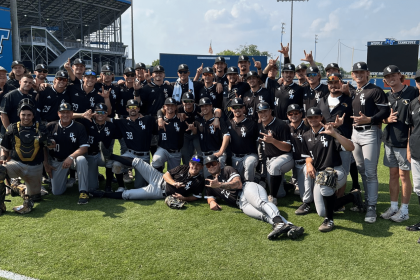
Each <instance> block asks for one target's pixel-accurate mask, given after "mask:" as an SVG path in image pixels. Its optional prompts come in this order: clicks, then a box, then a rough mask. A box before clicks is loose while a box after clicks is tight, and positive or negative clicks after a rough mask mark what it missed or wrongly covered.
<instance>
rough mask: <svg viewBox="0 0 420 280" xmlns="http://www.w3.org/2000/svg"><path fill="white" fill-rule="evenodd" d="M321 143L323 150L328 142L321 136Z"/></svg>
mask: <svg viewBox="0 0 420 280" xmlns="http://www.w3.org/2000/svg"><path fill="white" fill-rule="evenodd" d="M321 142H322V145H323V146H324V148H326V147H328V141H327V139H325V136H321Z"/></svg>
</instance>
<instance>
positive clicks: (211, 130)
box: [209, 125, 214, 134]
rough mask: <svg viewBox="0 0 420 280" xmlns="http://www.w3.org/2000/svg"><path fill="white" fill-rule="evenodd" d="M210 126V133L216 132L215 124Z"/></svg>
mask: <svg viewBox="0 0 420 280" xmlns="http://www.w3.org/2000/svg"><path fill="white" fill-rule="evenodd" d="M209 128H210V133H211V134H214V126H213V125H210V126H209Z"/></svg>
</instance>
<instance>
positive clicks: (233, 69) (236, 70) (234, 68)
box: [226, 66, 239, 74]
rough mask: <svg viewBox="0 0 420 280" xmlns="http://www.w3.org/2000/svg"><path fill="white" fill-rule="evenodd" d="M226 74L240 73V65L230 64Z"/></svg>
mask: <svg viewBox="0 0 420 280" xmlns="http://www.w3.org/2000/svg"><path fill="white" fill-rule="evenodd" d="M226 74H239V70H238V67H236V66H230V67H229V68H228V69H227V71H226Z"/></svg>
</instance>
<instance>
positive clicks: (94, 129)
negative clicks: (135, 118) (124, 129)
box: [77, 119, 122, 155]
mask: <svg viewBox="0 0 420 280" xmlns="http://www.w3.org/2000/svg"><path fill="white" fill-rule="evenodd" d="M77 122H80V123H81V124H83V126H84V127H85V129H86V132H87V134H88V137H89V140H88V143H89V148H88V154H89V155H96V154H98V153H99V142H103V143H104V145H105V147H106V148H109V146H110V145H111V143H112V140H113V139H120V138H122V135H121V132H120V130H119V129H118V128H117V127H116V126H115V124H114V123H112V122H107V121H106V122H105V123H104V124H102V125H99V124H97V123H96V122H95V119H92V121H89V120H87V119H78V120H77Z"/></svg>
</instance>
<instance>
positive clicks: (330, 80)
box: [328, 76, 341, 82]
mask: <svg viewBox="0 0 420 280" xmlns="http://www.w3.org/2000/svg"><path fill="white" fill-rule="evenodd" d="M335 81H341V79H340V78H339V77H337V76H330V77H328V82H335Z"/></svg>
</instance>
